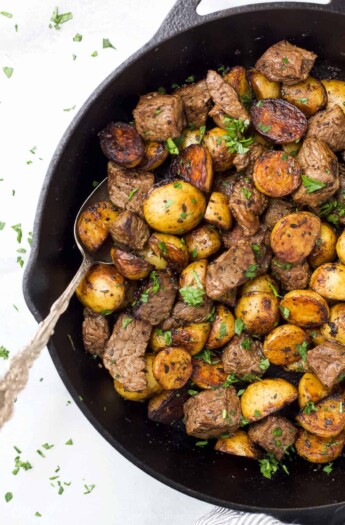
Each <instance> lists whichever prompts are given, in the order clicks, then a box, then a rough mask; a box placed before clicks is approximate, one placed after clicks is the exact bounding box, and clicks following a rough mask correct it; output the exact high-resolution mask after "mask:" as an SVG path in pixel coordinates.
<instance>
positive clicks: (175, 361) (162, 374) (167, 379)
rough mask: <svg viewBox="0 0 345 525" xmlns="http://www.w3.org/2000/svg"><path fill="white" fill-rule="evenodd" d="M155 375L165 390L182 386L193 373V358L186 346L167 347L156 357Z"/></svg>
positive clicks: (154, 363)
mask: <svg viewBox="0 0 345 525" xmlns="http://www.w3.org/2000/svg"><path fill="white" fill-rule="evenodd" d="M153 375H154V376H155V378H156V380H157V381H158V383H159V384H160V385H161V387H162V388H164V390H176V389H178V388H182V387H183V386H184V385H185V384H186V383H187V381H188V379H189V378H190V376H191V375H192V358H191V356H190V353H189V352H187V350H185V349H184V348H173V347H170V348H166V349H165V350H161V351H160V352H159V353H158V354H157V355H156V356H155V358H154V362H153Z"/></svg>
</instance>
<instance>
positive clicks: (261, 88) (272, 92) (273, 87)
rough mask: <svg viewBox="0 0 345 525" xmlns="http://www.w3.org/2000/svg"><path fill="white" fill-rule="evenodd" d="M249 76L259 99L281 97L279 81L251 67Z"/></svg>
mask: <svg viewBox="0 0 345 525" xmlns="http://www.w3.org/2000/svg"><path fill="white" fill-rule="evenodd" d="M248 77H249V80H250V83H251V86H252V89H253V91H254V95H255V98H256V99H257V100H262V99H265V98H280V83H279V82H271V81H270V80H268V78H266V77H265V76H264V75H262V73H260V72H259V71H258V70H257V69H250V70H249V71H248Z"/></svg>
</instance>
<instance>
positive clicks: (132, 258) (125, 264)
mask: <svg viewBox="0 0 345 525" xmlns="http://www.w3.org/2000/svg"><path fill="white" fill-rule="evenodd" d="M110 255H111V258H112V261H113V263H114V265H115V267H116V269H117V270H118V271H119V272H120V274H121V275H123V277H125V278H126V279H130V280H131V281H136V280H138V279H144V278H145V277H147V276H148V274H149V273H150V272H151V271H152V270H153V269H154V267H153V266H152V264H150V263H149V262H147V261H145V259H141V258H140V257H137V255H134V253H130V252H126V251H124V250H121V249H120V248H117V247H116V246H115V247H113V248H111V250H110Z"/></svg>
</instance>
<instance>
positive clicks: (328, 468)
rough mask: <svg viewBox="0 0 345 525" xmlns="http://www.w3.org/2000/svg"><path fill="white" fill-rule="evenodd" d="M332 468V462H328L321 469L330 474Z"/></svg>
mask: <svg viewBox="0 0 345 525" xmlns="http://www.w3.org/2000/svg"><path fill="white" fill-rule="evenodd" d="M332 470H333V463H328V464H327V465H325V466H324V467H323V469H322V471H323V472H325V473H326V474H331V472H332Z"/></svg>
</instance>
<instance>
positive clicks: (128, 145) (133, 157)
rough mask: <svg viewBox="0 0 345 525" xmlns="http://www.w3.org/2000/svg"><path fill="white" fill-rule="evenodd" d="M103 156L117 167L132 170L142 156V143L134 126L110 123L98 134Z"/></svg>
mask: <svg viewBox="0 0 345 525" xmlns="http://www.w3.org/2000/svg"><path fill="white" fill-rule="evenodd" d="M99 141H100V145H101V148H102V151H103V153H104V155H105V156H106V157H107V158H108V159H109V160H112V161H114V162H116V164H118V165H119V166H123V167H124V168H134V166H137V165H138V164H139V163H140V161H141V159H142V158H143V156H144V143H143V141H142V138H141V137H140V135H139V133H138V132H137V130H136V128H135V126H131V125H130V124H126V123H124V122H111V123H110V124H108V125H107V126H106V127H105V128H104V129H103V130H102V131H101V132H100V134H99Z"/></svg>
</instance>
